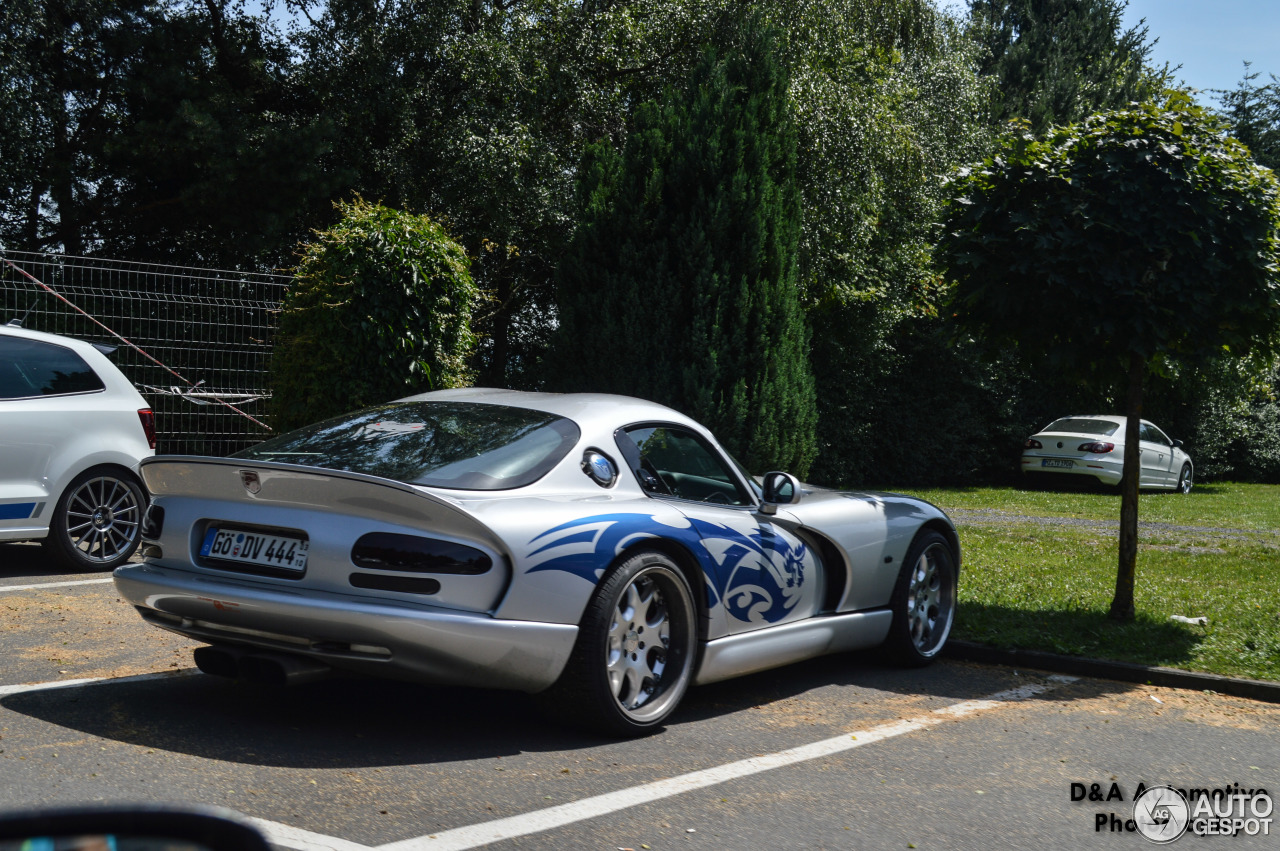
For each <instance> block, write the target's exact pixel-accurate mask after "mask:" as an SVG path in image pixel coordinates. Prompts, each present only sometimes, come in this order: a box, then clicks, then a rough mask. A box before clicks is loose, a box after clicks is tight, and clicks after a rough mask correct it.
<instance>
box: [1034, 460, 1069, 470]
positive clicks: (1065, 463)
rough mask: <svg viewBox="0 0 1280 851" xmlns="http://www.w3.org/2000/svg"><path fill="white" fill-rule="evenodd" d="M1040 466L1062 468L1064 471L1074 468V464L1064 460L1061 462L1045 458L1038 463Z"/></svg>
mask: <svg viewBox="0 0 1280 851" xmlns="http://www.w3.org/2000/svg"><path fill="white" fill-rule="evenodd" d="M1040 466H1041V467H1063V468H1066V469H1070V468H1072V467H1074V466H1075V462H1074V461H1071V460H1069V459H1066V458H1063V459H1061V460H1059V459H1057V458H1046V459H1044V460H1043V461H1041V462H1040Z"/></svg>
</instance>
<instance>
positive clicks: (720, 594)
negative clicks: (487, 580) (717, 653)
mask: <svg viewBox="0 0 1280 851" xmlns="http://www.w3.org/2000/svg"><path fill="white" fill-rule="evenodd" d="M743 519H744V521H746V522H747V523H748V524H749V527H750V528H749V530H748V531H740V530H738V529H733V528H731V527H729V526H725V525H722V524H719V523H711V522H708V521H705V520H700V519H698V518H681V519H680V522H681V523H682V525H680V526H675V525H672V524H671V523H666V522H663V521H661V520H659V519H658V518H657V517H654V516H653V515H651V514H600V515H596V516H594V517H584V518H582V519H580V520H572V521H570V522H568V523H563V524H561V525H559V526H556V527H555V528H554V529H548V530H547V531H546V532H543V533H541V534H539V535H536V536H535V537H534V538H533V539H532V540H531V541H529V544H530V546H534V547H535V549H533V550H531V551H530V552H529V554H528V555H527V556H526V559H527V560H529V561H532V562H534V564H533V566H532V567H530V568H528V571H529V572H530V573H534V572H537V571H541V570H561V571H565V572H566V573H571V574H573V575H574V576H580V577H582V578H583V579H586V580H587V581H589V582H597V581H599V579H600V576H601V574H602V573H603V572H604V568H605V567H606V566H607V565H608V564H609V563H610V562H612V561H613V559H614V558H615V557H616V556H617V555H618V554H619V553H620V552H622V551H623V550H624V549H626V548H627V547H629V546H631V545H632V544H633V543H635V542H636V541H638V540H642V539H644V538H658V537H662V538H666V539H669V540H674V541H678V542H680V543H681V544H683V545H684V546H685V548H686V549H688V550H689V552H691V553H693V554H694V555H696V556H697V557H698V560H699V562H701V564H702V570H703V573H704V574H705V575H706V579H707V581H706V587H707V595H708V603H709V605H713V606H714V605H715V604H716V602H717V601H719V600H723V601H724V604H725V608H726V610H727V611H728V613H729V614H730V616H731V617H732V618H734V619H735V620H738V621H741V622H743V623H754V624H765V623H777V622H778V621H781V620H783V619H785V618H786V616H787V615H788V614H789V613H790V612H791V611H792V610H793V609H794V608H795V606H796V604H797V603H798V602H799V601H800V598H801V595H802V589H803V587H804V584H805V580H806V578H808V576H809V574H810V573H811V571H812V570H813V569H814V567H815V560H814V556H813V554H812V553H811V552H810V551H809V549H808V548H807V547H806V546H805V545H804V544H803V543H802V542H801V541H799V540H798V539H796V538H794V537H793V536H791V535H789V534H785V533H782V532H781V530H779V529H777V528H775V527H773V526H768V525H764V526H762V525H758V524H757V523H756V522H755V521H754V519H750V518H748V517H746V516H744V518H743Z"/></svg>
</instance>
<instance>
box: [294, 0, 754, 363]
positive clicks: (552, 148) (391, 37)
mask: <svg viewBox="0 0 1280 851" xmlns="http://www.w3.org/2000/svg"><path fill="white" fill-rule="evenodd" d="M731 5H733V4H732V2H731V0H712V1H711V2H703V3H696V4H695V3H688V2H685V0H621V2H607V3H606V2H578V0H525V2H519V3H513V2H504V1H503V0H440V2H433V3H429V4H423V3H420V2H414V0H378V2H368V0H329V2H327V3H325V4H324V5H323V7H322V8H323V14H320V15H318V16H317V17H316V18H315V20H314V21H313V22H311V24H310V25H309V26H307V27H306V28H304V30H303V31H302V32H300V33H299V34H298V37H297V45H298V47H299V49H300V51H301V53H302V56H303V63H302V67H301V80H302V88H303V89H305V90H308V91H313V92H315V93H316V97H317V102H318V108H319V110H320V112H321V113H322V114H324V115H326V116H329V117H330V118H331V119H332V121H333V122H334V124H335V137H334V138H335V142H334V146H333V150H332V152H331V153H330V154H328V155H327V156H326V157H325V158H324V161H323V162H324V165H325V168H326V170H327V172H329V173H332V174H337V175H342V179H343V180H345V181H346V184H345V185H346V186H347V187H349V191H352V192H359V193H361V194H363V195H364V196H365V197H369V198H380V199H382V200H384V201H385V202H386V203H388V204H391V205H393V206H396V207H398V208H401V209H406V210H416V211H423V212H429V213H431V214H432V215H433V216H435V217H436V218H437V219H439V220H440V221H443V222H447V223H448V226H449V229H450V232H451V233H452V234H454V235H455V237H456V238H457V239H458V240H459V242H460V243H461V244H462V245H464V246H465V247H466V249H467V251H468V253H469V254H470V255H471V256H472V257H473V258H474V264H473V269H472V272H473V275H474V276H475V279H476V283H477V284H478V285H479V286H480V287H481V288H482V289H483V290H485V292H486V293H487V295H488V297H487V298H486V299H485V301H484V303H483V305H482V307H481V308H480V311H479V314H478V315H477V317H476V320H477V330H478V331H479V332H480V334H481V338H482V339H481V345H480V348H479V350H478V364H477V366H478V369H479V373H480V379H481V380H482V381H483V382H484V383H487V384H493V385H518V384H524V385H528V384H530V383H532V382H533V380H534V379H533V378H532V376H531V375H530V373H529V366H530V365H531V364H533V363H534V362H535V361H536V359H537V356H538V355H539V353H540V352H541V350H542V348H543V347H544V346H545V344H546V339H547V335H548V332H549V330H550V329H551V328H552V327H554V322H553V321H552V319H551V317H552V315H553V313H554V305H555V294H554V284H553V281H554V270H555V266H556V264H557V261H558V257H559V254H560V252H561V251H562V250H563V248H564V245H565V243H566V241H567V239H568V237H569V235H570V234H571V232H572V229H573V225H574V223H575V213H574V210H573V204H574V180H575V176H576V171H577V167H578V164H579V162H580V161H581V158H582V154H583V150H584V148H585V146H586V145H587V144H588V142H591V141H595V140H597V139H600V138H601V137H609V138H614V139H619V138H621V136H622V135H623V132H624V128H625V126H626V122H627V118H628V116H629V114H630V113H631V111H632V109H633V108H634V104H636V103H639V102H641V101H643V100H645V99H647V98H650V97H652V96H654V95H656V94H657V93H659V92H661V91H662V90H663V88H664V86H666V85H668V84H670V83H674V82H675V81H677V80H681V79H683V78H684V77H685V76H686V75H687V71H688V69H689V68H690V67H692V65H693V64H695V63H696V62H697V61H698V58H699V47H698V46H699V45H701V44H704V43H707V42H708V41H712V40H714V33H715V31H716V30H717V28H718V27H720V26H721V17H722V13H723V10H724V9H725V8H727V7H729V6H731Z"/></svg>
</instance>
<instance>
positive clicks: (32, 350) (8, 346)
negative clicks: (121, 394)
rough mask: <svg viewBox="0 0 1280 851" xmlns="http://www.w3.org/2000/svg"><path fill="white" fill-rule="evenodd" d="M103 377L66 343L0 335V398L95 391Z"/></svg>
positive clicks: (100, 387)
mask: <svg viewBox="0 0 1280 851" xmlns="http://www.w3.org/2000/svg"><path fill="white" fill-rule="evenodd" d="M103 389H105V387H104V385H103V383H102V379H101V378H99V377H98V374H97V373H96V372H94V371H93V370H92V369H90V368H89V364H87V363H85V362H84V358H82V357H80V356H79V355H78V354H76V353H75V352H73V351H72V350H71V349H68V348H67V347H65V346H56V345H54V344H53V343H46V342H43V341H41V340H27V339H24V338H22V337H8V336H0V399H30V398H34V397H38V396H65V395H69V394H72V393H95V392H97V391H99V390H103Z"/></svg>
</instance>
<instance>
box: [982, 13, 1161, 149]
mask: <svg viewBox="0 0 1280 851" xmlns="http://www.w3.org/2000/svg"><path fill="white" fill-rule="evenodd" d="M1128 5H1129V3H1128V0H969V10H970V14H971V16H972V19H973V22H974V25H975V29H976V35H977V37H978V38H979V40H980V41H981V42H982V44H983V45H984V46H985V47H986V49H987V56H986V59H985V60H984V61H983V63H982V68H981V71H982V73H983V74H990V75H992V76H994V77H995V79H996V80H997V81H998V82H997V85H996V92H997V93H998V95H997V98H996V114H995V117H996V119H997V120H1006V119H1011V118H1022V119H1025V120H1027V121H1029V122H1030V123H1031V128H1032V130H1033V131H1034V132H1037V133H1042V132H1044V131H1045V129H1046V128H1048V127H1049V125H1051V124H1067V123H1069V122H1073V121H1080V120H1081V119H1083V118H1084V117H1085V116H1087V115H1089V114H1091V113H1094V112H1099V111H1101V110H1104V109H1114V108H1116V107H1120V106H1123V105H1125V104H1127V103H1129V102H1131V101H1140V100H1144V99H1146V98H1149V97H1154V96H1155V95H1157V94H1159V92H1160V90H1161V89H1162V88H1163V85H1164V84H1165V83H1166V82H1167V80H1166V78H1167V76H1168V73H1167V70H1166V71H1159V72H1157V71H1153V70H1152V69H1150V68H1149V67H1148V66H1147V62H1148V59H1149V57H1150V55H1151V44H1150V43H1148V42H1147V28H1146V27H1145V26H1144V25H1143V22H1139V23H1138V24H1137V25H1136V26H1133V27H1130V28H1129V29H1127V30H1126V29H1123V15H1124V10H1125V7H1127V6H1128Z"/></svg>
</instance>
